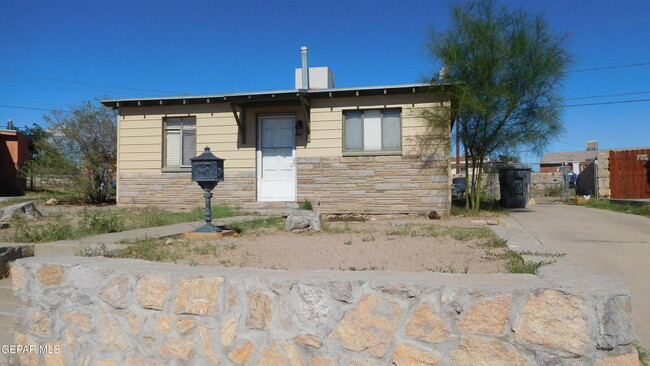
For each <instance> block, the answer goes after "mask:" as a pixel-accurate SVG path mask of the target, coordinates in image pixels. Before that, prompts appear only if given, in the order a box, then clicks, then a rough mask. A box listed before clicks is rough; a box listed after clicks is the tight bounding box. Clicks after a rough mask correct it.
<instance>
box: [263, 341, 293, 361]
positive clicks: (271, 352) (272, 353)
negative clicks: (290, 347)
mask: <svg viewBox="0 0 650 366" xmlns="http://www.w3.org/2000/svg"><path fill="white" fill-rule="evenodd" d="M256 365H257V366H289V363H288V362H287V360H285V358H284V357H282V355H281V354H280V351H278V347H277V346H276V345H275V343H272V344H271V346H269V347H267V348H266V349H265V350H264V352H262V356H261V357H260V359H259V361H257V364H256Z"/></svg>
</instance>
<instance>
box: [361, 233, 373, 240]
mask: <svg viewBox="0 0 650 366" xmlns="http://www.w3.org/2000/svg"><path fill="white" fill-rule="evenodd" d="M361 241H362V242H368V241H375V236H374V235H372V234H370V235H366V236H364V237H362V238H361Z"/></svg>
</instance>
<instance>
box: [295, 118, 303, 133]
mask: <svg viewBox="0 0 650 366" xmlns="http://www.w3.org/2000/svg"><path fill="white" fill-rule="evenodd" d="M302 127H303V122H302V120H301V119H299V120H298V121H296V136H302Z"/></svg>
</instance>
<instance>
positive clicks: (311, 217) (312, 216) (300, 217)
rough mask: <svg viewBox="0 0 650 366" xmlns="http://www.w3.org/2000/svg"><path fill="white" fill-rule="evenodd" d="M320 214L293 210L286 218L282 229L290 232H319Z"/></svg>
mask: <svg viewBox="0 0 650 366" xmlns="http://www.w3.org/2000/svg"><path fill="white" fill-rule="evenodd" d="M320 222H321V220H320V213H319V212H316V211H308V210H295V211H293V212H291V215H289V217H287V222H286V224H285V225H284V229H285V230H287V231H291V232H302V231H306V230H312V231H320Z"/></svg>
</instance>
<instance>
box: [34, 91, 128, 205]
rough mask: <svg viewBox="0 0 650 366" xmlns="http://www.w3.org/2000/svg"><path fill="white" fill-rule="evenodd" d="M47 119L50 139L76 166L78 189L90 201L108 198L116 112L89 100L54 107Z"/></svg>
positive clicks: (115, 134)
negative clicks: (67, 107)
mask: <svg viewBox="0 0 650 366" xmlns="http://www.w3.org/2000/svg"><path fill="white" fill-rule="evenodd" d="M44 119H45V121H47V122H48V123H49V125H50V130H49V133H50V138H49V139H48V140H49V141H50V142H51V143H52V145H54V146H56V148H57V150H58V151H59V152H60V154H61V155H62V156H64V157H65V159H66V160H68V161H70V162H71V163H72V164H73V166H74V168H73V169H72V171H73V172H75V175H74V177H73V180H74V183H75V187H76V189H77V190H78V191H79V193H81V194H82V195H83V197H84V198H85V199H86V200H87V201H89V202H92V203H102V202H105V201H106V200H107V199H108V198H109V196H110V193H111V182H112V181H113V178H114V176H113V174H114V172H115V163H116V155H117V122H116V121H117V120H116V114H115V112H114V111H113V110H111V109H110V108H106V107H103V106H101V105H95V104H93V103H92V102H90V101H86V102H83V103H82V104H81V105H79V106H73V107H71V110H70V111H66V112H64V111H52V112H51V113H50V115H49V116H45V117H44Z"/></svg>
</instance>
